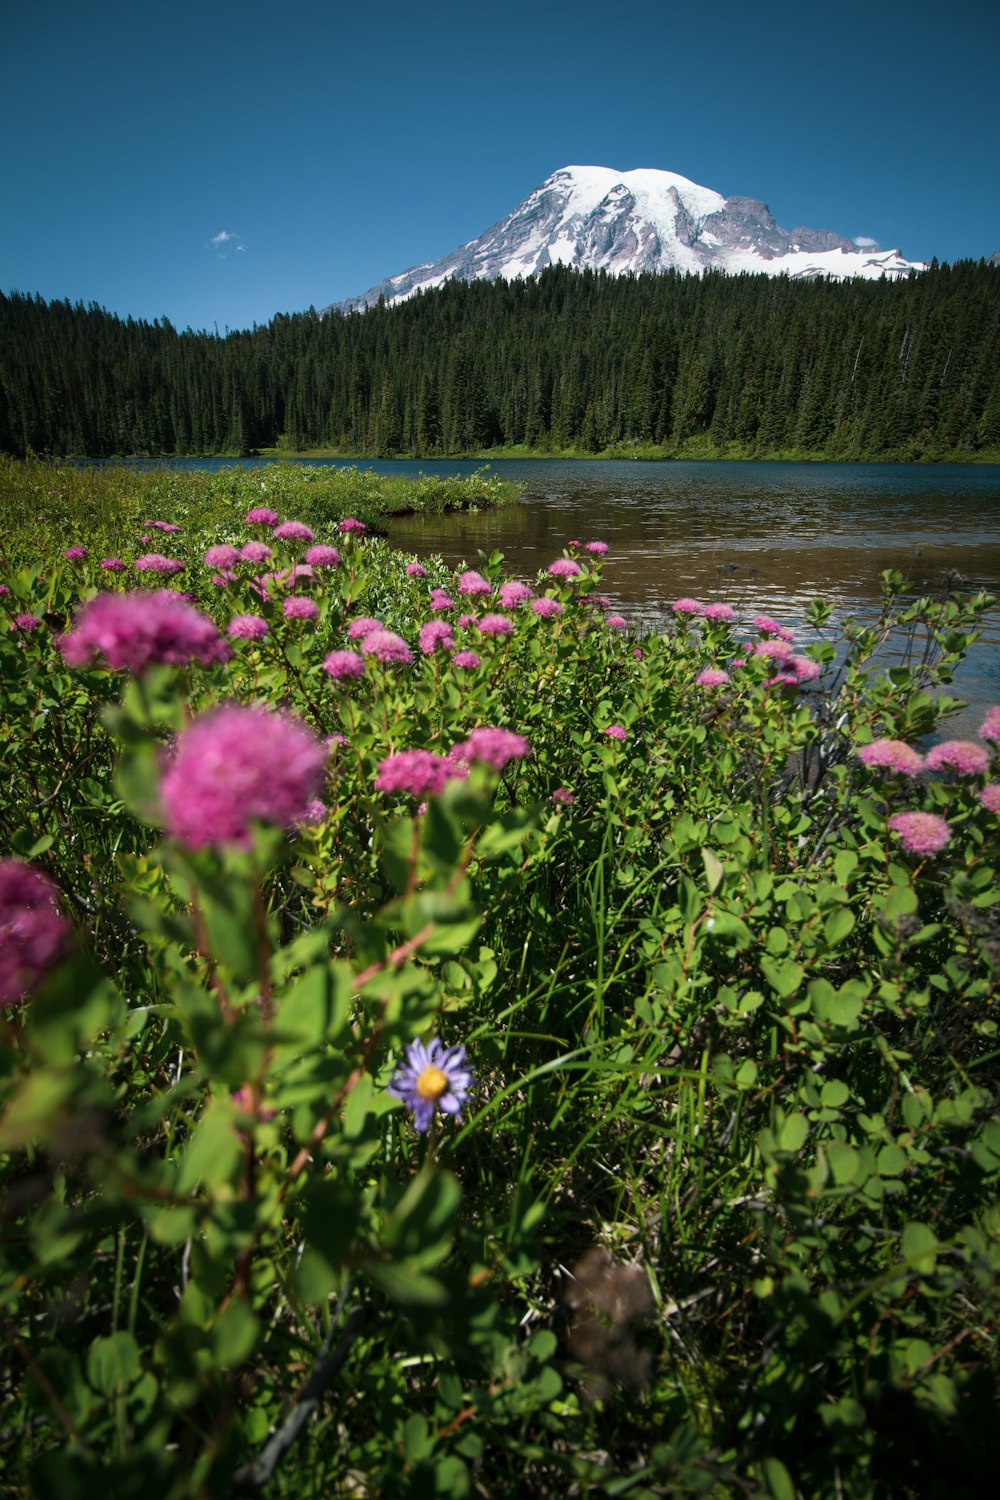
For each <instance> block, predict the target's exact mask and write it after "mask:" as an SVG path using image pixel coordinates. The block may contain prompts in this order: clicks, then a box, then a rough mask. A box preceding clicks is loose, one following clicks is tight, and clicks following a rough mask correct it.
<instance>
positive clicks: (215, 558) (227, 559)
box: [205, 542, 240, 568]
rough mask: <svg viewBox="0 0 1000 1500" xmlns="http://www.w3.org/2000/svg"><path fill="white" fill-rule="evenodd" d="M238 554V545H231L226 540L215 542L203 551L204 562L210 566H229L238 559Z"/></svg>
mask: <svg viewBox="0 0 1000 1500" xmlns="http://www.w3.org/2000/svg"><path fill="white" fill-rule="evenodd" d="M239 555H240V549H239V547H231V546H230V545H229V543H228V542H216V543H215V545H214V546H213V547H209V549H208V551H207V552H206V553H205V562H206V563H207V565H208V566H209V567H210V568H231V567H232V565H233V563H234V562H237V561H238V560H239Z"/></svg>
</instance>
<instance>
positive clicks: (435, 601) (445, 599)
mask: <svg viewBox="0 0 1000 1500" xmlns="http://www.w3.org/2000/svg"><path fill="white" fill-rule="evenodd" d="M454 608H455V601H454V599H452V598H451V597H450V596H449V595H448V594H446V593H445V591H444V589H431V609H454Z"/></svg>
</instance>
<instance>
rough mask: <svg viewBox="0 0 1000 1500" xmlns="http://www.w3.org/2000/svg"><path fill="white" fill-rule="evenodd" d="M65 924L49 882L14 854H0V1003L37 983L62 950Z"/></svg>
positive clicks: (10, 1000) (8, 1002) (10, 1001)
mask: <svg viewBox="0 0 1000 1500" xmlns="http://www.w3.org/2000/svg"><path fill="white" fill-rule="evenodd" d="M69 930H70V929H69V923H68V922H67V921H66V918H65V917H64V916H63V914H62V912H61V911H60V910H59V905H58V892H57V891H56V888H55V886H54V885H53V884H52V882H51V881H50V880H49V879H48V878H47V877H46V876H45V875H42V874H41V872H40V871H38V870H35V869H33V868H32V866H31V865H27V864H24V863H23V862H22V861H21V860H19V859H4V860H0V1006H4V1005H15V1004H16V1003H17V1001H18V1000H20V999H21V998H22V997H23V996H24V995H26V994H28V993H29V991H31V990H34V989H37V988H38V984H39V982H40V981H41V979H42V977H43V976H44V975H45V973H46V972H47V971H48V970H49V969H51V968H52V966H53V965H54V964H56V963H58V961H59V959H60V958H61V957H62V956H63V953H64V952H65V950H66V946H67V940H68V938H69Z"/></svg>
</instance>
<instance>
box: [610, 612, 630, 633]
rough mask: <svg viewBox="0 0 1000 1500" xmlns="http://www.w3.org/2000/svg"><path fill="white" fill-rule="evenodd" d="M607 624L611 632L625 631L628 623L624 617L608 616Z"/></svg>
mask: <svg viewBox="0 0 1000 1500" xmlns="http://www.w3.org/2000/svg"><path fill="white" fill-rule="evenodd" d="M607 623H608V624H609V625H610V626H611V629H612V630H627V629H628V621H627V620H626V618H625V616H624V615H608V618H607Z"/></svg>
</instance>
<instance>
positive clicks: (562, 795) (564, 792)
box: [552, 786, 576, 807]
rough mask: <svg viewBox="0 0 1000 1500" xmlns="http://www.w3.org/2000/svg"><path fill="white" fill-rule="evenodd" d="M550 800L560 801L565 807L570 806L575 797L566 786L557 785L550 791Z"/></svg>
mask: <svg viewBox="0 0 1000 1500" xmlns="http://www.w3.org/2000/svg"><path fill="white" fill-rule="evenodd" d="M552 801H553V802H562V803H563V804H564V805H565V806H566V807H572V806H573V803H574V802H575V801H576V798H575V796H574V795H573V793H572V792H571V791H570V789H569V787H568V786H557V787H556V789H555V791H554V792H553V793H552Z"/></svg>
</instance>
